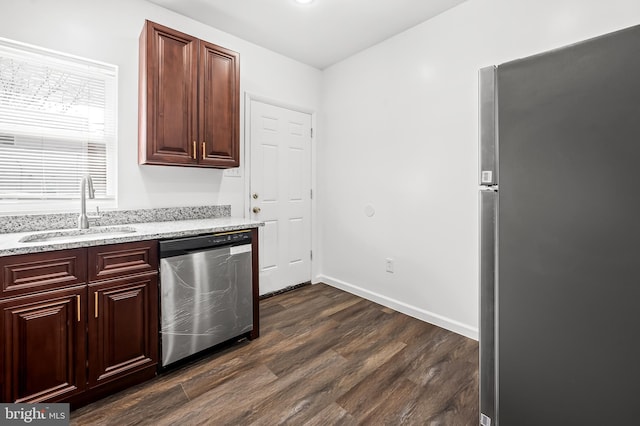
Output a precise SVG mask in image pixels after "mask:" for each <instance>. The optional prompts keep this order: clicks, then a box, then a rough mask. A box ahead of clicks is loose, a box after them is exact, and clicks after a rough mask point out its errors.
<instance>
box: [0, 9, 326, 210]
mask: <svg viewBox="0 0 640 426" xmlns="http://www.w3.org/2000/svg"><path fill="white" fill-rule="evenodd" d="M0 10H1V12H0V37H5V38H10V39H14V40H18V41H22V42H25V43H31V44H35V45H39V46H42V47H46V48H49V49H54V50H58V51H62V52H67V53H72V54H75V55H79V56H83V57H86V58H90V59H94V60H98V61H103V62H109V63H112V64H116V65H118V66H119V91H118V96H119V102H118V106H119V114H118V127H119V128H118V140H119V141H118V196H119V204H118V208H119V209H130V208H149V207H175V206H196V205H211V204H231V206H232V215H234V216H243V215H244V213H245V212H244V206H245V201H246V200H245V198H246V197H245V195H244V193H245V177H247V173H245V172H244V170H241V175H242V176H241V177H240V178H238V177H227V176H223V172H222V170H217V169H196V168H185V167H162V166H139V165H138V160H137V155H138V154H137V153H138V151H137V131H138V130H137V129H138V122H137V114H138V98H137V96H138V89H137V87H138V36H139V35H140V31H141V30H142V26H143V24H144V20H145V19H149V20H152V21H155V22H158V23H160V24H163V25H166V26H169V27H172V28H175V29H177V30H180V31H182V32H185V33H188V34H191V35H193V36H196V37H199V38H201V39H204V40H207V41H211V42H213V43H215V44H218V45H221V46H224V47H227V48H229V49H232V50H235V51H237V52H239V53H240V90H241V93H244V92H245V91H247V92H251V93H254V94H259V95H262V96H265V97H268V98H272V99H275V100H280V101H282V102H287V103H289V104H292V105H301V106H304V107H306V108H309V109H317V108H318V102H319V95H320V83H321V77H322V75H321V72H320V71H318V70H317V69H315V68H312V67H309V66H306V65H303V64H301V63H299V62H296V61H293V60H291V59H288V58H285V57H283V56H281V55H279V54H276V53H273V52H271V51H269V50H266V49H263V48H261V47H258V46H256V45H254V44H251V43H248V42H246V41H243V40H241V39H239V38H237V37H234V36H231V35H229V34H227V33H224V32H221V31H218V30H216V29H214V28H211V27H208V26H206V25H204V24H201V23H199V22H196V21H194V20H191V19H189V18H186V17H183V16H181V15H178V14H176V13H173V12H171V11H168V10H166V9H163V8H160V7H158V6H156V5H154V4H152V3H148V2H146V1H144V0H0ZM241 99H242V101H241V105H240V106H241V125H240V140H241V146H243V147H244V95H243V96H241ZM241 151H242V152H241V160H242V162H243V160H244V154H245V153H244V148H242V149H241ZM75 209H76V206H75V203H74V205H73V207H71V209H70V211H75Z"/></svg>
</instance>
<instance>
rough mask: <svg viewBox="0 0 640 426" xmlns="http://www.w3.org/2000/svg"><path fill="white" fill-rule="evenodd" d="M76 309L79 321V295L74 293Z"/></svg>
mask: <svg viewBox="0 0 640 426" xmlns="http://www.w3.org/2000/svg"><path fill="white" fill-rule="evenodd" d="M76 311H77V317H78V322H80V295H76Z"/></svg>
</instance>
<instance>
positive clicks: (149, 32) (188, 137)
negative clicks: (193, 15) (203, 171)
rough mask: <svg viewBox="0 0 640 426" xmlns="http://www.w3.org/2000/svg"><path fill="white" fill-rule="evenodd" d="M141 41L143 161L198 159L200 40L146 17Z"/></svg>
mask: <svg viewBox="0 0 640 426" xmlns="http://www.w3.org/2000/svg"><path fill="white" fill-rule="evenodd" d="M141 44H142V45H141V46H140V47H141V52H142V53H141V54H144V53H146V56H145V57H144V58H142V57H141V70H140V72H141V77H142V78H141V81H140V85H141V86H144V87H145V89H143V88H142V87H141V88H140V90H141V91H142V90H146V92H144V93H141V99H140V102H141V107H140V114H141V116H140V124H139V126H140V129H141V131H144V132H145V134H141V135H140V136H141V138H146V149H144V150H143V149H141V150H140V156H141V158H140V162H141V163H149V164H166V163H168V164H176V163H177V164H184V165H188V164H195V163H197V159H196V158H194V157H195V156H196V152H195V151H194V144H193V142H195V141H196V139H197V134H196V132H197V127H196V126H195V120H196V117H195V116H196V114H197V90H198V87H197V84H198V81H197V71H198V70H197V65H198V40H197V39H196V38H194V37H191V36H189V35H187V34H183V33H180V32H178V31H175V30H172V29H170V28H167V27H163V26H161V25H158V24H154V23H152V22H148V21H147V23H146V25H145V29H144V30H143V37H141ZM145 64H146V70H145V69H144V65H145Z"/></svg>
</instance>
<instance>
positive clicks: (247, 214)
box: [242, 91, 320, 284]
mask: <svg viewBox="0 0 640 426" xmlns="http://www.w3.org/2000/svg"><path fill="white" fill-rule="evenodd" d="M251 101H258V102H262V103H265V104H269V105H272V106H275V107H279V108H285V109H289V110H292V111H297V112H301V113H305V114H309V115H310V116H311V128H312V129H313V130H312V135H311V171H310V172H311V191H312V194H313V197H311V217H310V218H309V220H310V221H311V251H312V253H313V257H312V258H311V263H310V264H311V276H310V277H309V279H310V280H311V283H313V284H315V283H317V282H319V280H318V279H317V278H316V277H318V274H319V271H318V266H317V265H319V264H320V262H318V260H320V256H319V254H320V251H319V250H318V244H317V241H318V238H317V236H318V220H317V211H318V210H317V199H318V196H317V193H318V190H317V162H316V159H317V145H318V144H317V141H318V137H317V135H318V130H317V112H316V111H315V110H314V109H313V108H308V107H303V106H299V105H296V104H292V103H289V102H284V101H281V100H278V99H274V98H270V97H267V96H262V95H258V94H256V93H252V92H247V91H245V92H244V151H245V152H244V170H245V180H244V194H245V196H244V197H243V198H242V212H243V217H244V218H245V219H251V211H250V210H249V209H250V203H249V202H248V200H249V197H250V196H251V195H250V194H251V174H252V172H253V169H252V165H251V146H252V144H251V142H252V139H251V120H252V119H253V117H252V111H251Z"/></svg>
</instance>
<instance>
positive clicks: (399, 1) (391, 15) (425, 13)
mask: <svg viewBox="0 0 640 426" xmlns="http://www.w3.org/2000/svg"><path fill="white" fill-rule="evenodd" d="M149 1H150V2H152V3H155V4H158V5H160V6H163V7H165V8H167V9H170V10H173V11H174V12H177V13H179V14H181V15H185V16H188V17H190V18H192V19H195V20H197V21H200V22H203V23H205V24H207V25H210V26H212V27H215V28H217V29H220V30H222V31H225V32H227V33H230V34H233V35H235V36H237V37H240V38H242V39H244V40H247V41H250V42H252V43H255V44H257V45H259V46H262V47H265V48H267V49H270V50H273V51H275V52H278V53H281V54H283V55H285V56H288V57H290V58H293V59H295V60H298V61H300V62H303V63H305V64H308V65H311V66H312V67H315V68H318V69H324V68H326V67H328V66H330V65H332V64H334V63H336V62H339V61H341V60H342V59H345V58H347V57H349V56H351V55H353V54H354V53H357V52H359V51H361V50H363V49H366V48H367V47H370V46H373V45H375V44H377V43H379V42H381V41H383V40H385V39H387V38H389V37H391V36H393V35H396V34H398V33H400V32H402V31H404V30H406V29H408V28H411V27H413V26H415V25H417V24H419V23H421V22H424V21H426V20H427V19H430V18H432V17H434V16H436V15H438V14H439V13H442V12H444V11H445V10H447V9H450V8H452V7H454V6H456V5H458V4H460V3H462V2H463V1H465V0H314V1H313V2H312V3H311V4H308V5H299V4H297V3H295V2H294V0H149Z"/></svg>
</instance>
